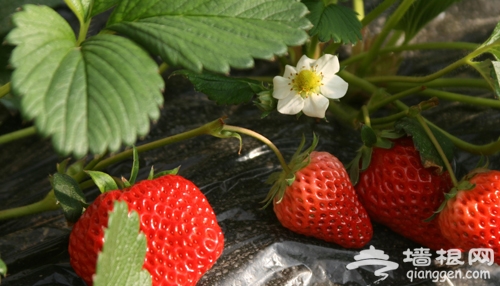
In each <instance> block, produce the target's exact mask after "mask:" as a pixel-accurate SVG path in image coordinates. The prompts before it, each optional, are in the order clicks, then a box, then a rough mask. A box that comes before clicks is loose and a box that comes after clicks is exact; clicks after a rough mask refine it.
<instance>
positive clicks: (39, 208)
mask: <svg viewBox="0 0 500 286" xmlns="http://www.w3.org/2000/svg"><path fill="white" fill-rule="evenodd" d="M59 208H60V206H59V203H58V201H57V199H56V196H55V194H54V190H51V191H50V192H49V193H48V194H47V195H46V196H45V198H43V199H42V200H41V201H38V202H36V203H32V204H29V205H26V206H22V207H17V208H12V209H7V210H2V211H0V220H5V219H11V218H17V217H21V216H25V215H30V214H35V213H40V212H45V211H54V210H58V209H59Z"/></svg>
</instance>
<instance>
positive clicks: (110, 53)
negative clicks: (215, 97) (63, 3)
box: [7, 5, 164, 157]
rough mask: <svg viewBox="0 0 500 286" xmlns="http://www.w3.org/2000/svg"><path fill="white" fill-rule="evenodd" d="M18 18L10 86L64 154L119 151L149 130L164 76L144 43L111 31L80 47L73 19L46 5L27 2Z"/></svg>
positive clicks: (12, 36)
mask: <svg viewBox="0 0 500 286" xmlns="http://www.w3.org/2000/svg"><path fill="white" fill-rule="evenodd" d="M13 19H14V23H15V24H16V28H15V29H13V30H12V31H11V32H10V33H9V35H8V36H7V40H8V41H9V42H10V43H12V44H16V45H18V46H17V47H16V48H15V49H14V51H13V53H12V57H11V62H12V64H13V66H14V67H15V68H16V69H15V70H14V73H13V75H12V92H13V94H15V95H17V96H22V101H21V105H22V110H23V113H24V115H25V117H26V118H27V119H28V120H31V119H35V125H36V127H37V129H38V131H39V132H40V133H41V134H42V135H45V136H52V143H53V145H54V148H55V149H56V150H57V151H58V152H59V153H61V154H63V155H66V154H69V153H73V154H74V155H75V156H76V157H81V156H83V155H84V154H86V153H87V152H88V151H89V149H90V151H91V152H93V153H94V154H101V153H104V152H105V151H106V150H107V149H108V150H109V151H112V152H113V151H117V150H118V149H119V148H120V147H121V144H122V143H124V144H126V145H132V144H133V143H135V141H136V140H137V137H138V136H143V135H146V134H147V132H148V131H149V125H150V119H157V118H158V117H159V115H160V112H159V107H158V106H159V105H161V104H162V103H163V96H162V94H161V91H160V90H161V89H162V88H163V85H164V82H163V79H162V78H161V76H160V75H159V74H158V67H157V65H156V63H155V62H154V61H153V60H152V59H151V57H150V56H149V55H148V54H147V53H146V52H145V51H144V50H142V49H141V48H140V47H139V46H137V45H136V44H134V43H133V42H132V41H130V40H128V39H126V38H123V37H120V36H116V35H109V34H104V35H97V36H94V37H91V38H89V39H87V40H86V41H84V42H83V44H82V46H81V47H76V46H75V45H76V39H75V35H74V34H73V31H72V29H71V27H70V26H69V25H68V23H67V22H66V21H65V20H64V19H63V18H62V17H61V16H59V15H58V14H57V13H56V12H55V11H54V10H52V9H50V8H48V7H45V6H34V5H26V6H24V7H23V11H22V12H19V13H16V14H15V15H14V17H13Z"/></svg>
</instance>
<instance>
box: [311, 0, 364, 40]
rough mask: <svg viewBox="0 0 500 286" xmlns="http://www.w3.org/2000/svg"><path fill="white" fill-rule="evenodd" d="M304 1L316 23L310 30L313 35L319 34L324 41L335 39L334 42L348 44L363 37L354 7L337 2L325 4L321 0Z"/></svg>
mask: <svg viewBox="0 0 500 286" xmlns="http://www.w3.org/2000/svg"><path fill="white" fill-rule="evenodd" d="M302 2H303V3H304V4H305V5H306V6H307V8H308V9H309V11H310V12H311V13H310V14H308V15H307V18H308V19H309V20H310V21H311V23H312V24H313V25H314V27H313V28H312V29H311V30H310V31H309V34H310V35H311V36H315V35H318V39H319V40H320V41H322V42H327V41H330V40H332V39H333V41H334V42H337V43H339V42H343V43H346V44H349V43H352V44H355V43H356V42H357V41H359V40H361V39H362V35H361V28H362V25H361V22H360V21H359V19H358V17H357V16H356V13H355V12H354V11H353V10H352V9H350V8H347V7H344V6H341V5H336V4H330V5H328V6H325V5H324V3H323V1H321V0H304V1H302Z"/></svg>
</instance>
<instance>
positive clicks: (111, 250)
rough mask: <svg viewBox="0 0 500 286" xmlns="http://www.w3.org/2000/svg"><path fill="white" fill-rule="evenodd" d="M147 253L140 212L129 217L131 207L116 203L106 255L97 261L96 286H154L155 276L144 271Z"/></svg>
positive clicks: (109, 225) (110, 217)
mask: <svg viewBox="0 0 500 286" xmlns="http://www.w3.org/2000/svg"><path fill="white" fill-rule="evenodd" d="M146 249H147V241H146V236H145V235H144V234H143V233H142V232H140V225H139V215H138V214H137V212H136V211H131V212H130V213H129V212H128V206H127V203H125V202H115V204H114V207H113V211H112V212H111V213H110V215H109V220H108V227H107V229H106V230H105V231H104V244H103V246H102V251H101V253H99V256H98V257H97V266H96V274H95V276H94V278H93V282H94V283H93V285H94V286H108V285H141V286H142V285H152V281H151V275H150V274H149V272H148V271H147V270H145V269H142V266H143V264H144V259H145V257H146Z"/></svg>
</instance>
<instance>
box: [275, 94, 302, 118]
mask: <svg viewBox="0 0 500 286" xmlns="http://www.w3.org/2000/svg"><path fill="white" fill-rule="evenodd" d="M303 107H304V99H303V98H302V96H300V95H298V94H297V95H294V96H289V97H285V98H283V99H280V100H278V111H279V112H280V113H283V114H297V113H299V112H300V111H301V110H302V108H303Z"/></svg>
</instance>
